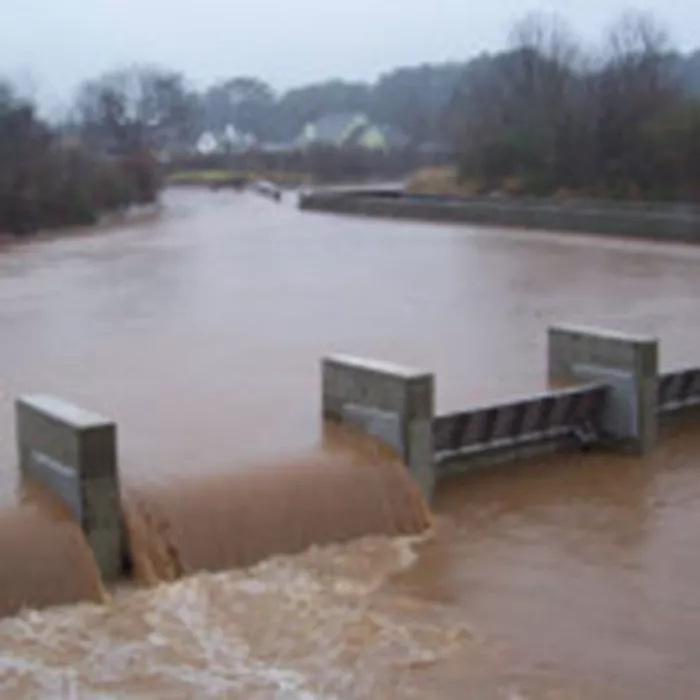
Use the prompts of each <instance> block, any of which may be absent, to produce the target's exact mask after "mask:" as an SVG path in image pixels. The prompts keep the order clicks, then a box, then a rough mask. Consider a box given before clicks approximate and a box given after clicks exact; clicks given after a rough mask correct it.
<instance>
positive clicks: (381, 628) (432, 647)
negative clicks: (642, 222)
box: [0, 191, 700, 700]
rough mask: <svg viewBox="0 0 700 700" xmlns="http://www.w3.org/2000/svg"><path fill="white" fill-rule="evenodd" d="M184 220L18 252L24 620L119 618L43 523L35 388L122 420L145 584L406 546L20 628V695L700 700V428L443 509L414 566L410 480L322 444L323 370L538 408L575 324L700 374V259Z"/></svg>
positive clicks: (6, 435)
mask: <svg viewBox="0 0 700 700" xmlns="http://www.w3.org/2000/svg"><path fill="white" fill-rule="evenodd" d="M167 203H168V207H167V210H166V213H165V214H164V215H163V216H162V217H161V218H160V219H159V220H157V221H155V222H149V223H143V224H137V225H135V226H132V227H129V228H124V229H121V230H120V229H118V228H116V229H113V230H111V231H110V232H108V233H105V234H100V235H94V236H89V235H83V234H80V235H77V236H75V237H63V238H60V239H56V240H49V241H41V242H36V243H30V244H24V245H17V246H5V247H3V248H2V249H0V337H1V338H2V342H1V343H0V501H1V502H2V505H3V506H4V507H5V508H4V510H3V511H2V514H1V516H0V519H1V520H2V523H3V525H2V527H0V557H1V561H2V564H0V566H1V567H2V577H0V578H2V581H3V584H2V587H1V588H0V593H2V592H3V591H5V593H6V594H5V597H4V598H2V605H3V606H4V607H3V611H4V612H8V611H11V610H13V609H16V608H17V607H19V606H20V605H21V604H22V603H26V604H29V605H44V604H49V603H61V602H65V603H72V602H74V601H75V600H78V599H83V600H97V599H99V598H100V597H101V596H102V595H103V592H102V591H101V590H100V588H99V582H98V581H97V579H96V577H95V572H94V566H92V565H91V562H90V558H89V556H88V554H87V552H86V550H85V547H84V543H83V542H82V540H81V538H80V535H79V533H78V532H77V529H76V528H75V526H74V525H73V524H72V523H71V522H70V520H69V519H68V518H66V517H65V514H62V513H61V512H60V509H55V508H54V507H53V506H52V507H51V508H47V507H46V504H45V503H44V504H41V503H37V498H38V496H37V494H36V493H30V494H29V495H28V497H27V500H28V503H27V504H25V505H21V504H20V500H21V496H20V489H19V484H18V480H17V475H16V470H15V467H14V436H13V434H12V429H13V428H12V423H13V421H12V400H13V398H14V397H15V396H17V395H19V394H21V393H24V392H32V391H36V390H40V391H42V392H52V393H56V394H59V395H60V396H62V397H64V398H66V399H68V400H71V401H74V402H77V403H79V404H81V405H84V406H86V407H88V408H91V409H95V410H97V411H99V412H101V413H103V414H106V415H108V416H110V417H113V418H114V419H116V420H117V421H118V423H119V427H120V455H121V468H122V475H123V477H122V478H123V484H124V490H125V495H126V500H127V509H128V510H129V512H130V513H131V528H132V532H134V533H135V534H134V536H135V538H136V539H138V537H141V540H140V543H139V545H138V548H137V551H138V552H140V553H141V555H142V556H141V558H140V559H139V561H138V562H137V564H138V568H139V574H140V576H141V579H140V580H141V581H146V582H150V583H154V582H155V581H158V580H171V579H176V578H178V577H179V576H180V575H182V574H189V573H191V572H196V571H200V570H205V571H210V570H217V569H220V568H226V567H229V566H231V565H240V564H243V565H248V564H255V563H256V562H258V561H259V560H260V559H261V558H262V557H263V556H264V555H265V553H266V552H267V551H268V550H271V551H274V550H277V551H280V552H290V553H292V552H295V551H297V550H299V549H302V548H303V547H304V546H305V545H306V544H307V543H308V542H310V541H312V540H314V541H316V540H317V541H319V542H320V543H324V542H325V543H328V542H331V541H333V540H335V539H338V538H340V539H344V538H345V536H354V535H362V534H369V535H379V536H378V537H375V538H370V539H369V540H367V539H365V540H362V541H360V542H355V543H350V544H344V545H332V546H331V548H330V549H316V550H314V551H313V552H311V553H308V554H301V555H296V556H291V557H287V558H278V559H275V560H273V561H271V562H264V563H261V564H258V566H257V567H256V568H254V569H250V570H238V571H234V572H224V573H201V574H198V575H195V576H194V577H193V578H186V579H184V580H181V581H178V582H176V583H174V584H168V585H167V586H165V587H159V588H153V587H146V588H145V589H144V590H128V591H120V592H119V594H118V595H117V596H116V598H111V599H110V600H109V602H108V603H107V604H106V605H105V606H97V607H93V606H91V605H87V606H79V607H75V606H73V607H68V608H65V609H59V610H51V611H48V612H45V613H28V614H25V615H24V616H20V617H18V618H10V619H7V620H5V621H3V622H1V623H0V688H1V689H2V694H3V697H5V696H6V697H37V696H39V697H41V696H43V697H61V696H64V697H75V696H80V697H104V696H105V695H106V694H110V693H111V694H119V693H122V694H124V695H128V696H130V697H163V696H165V697H183V698H184V697H192V696H193V695H198V696H207V693H208V694H209V696H211V697H245V698H255V697H261V698H268V697H269V698H286V697H290V698H291V697H295V698H296V697H306V698H335V697H342V698H346V697H351V698H352V697H357V698H360V697H362V698H380V697H455V698H461V697H465V696H466V697H470V696H471V697H479V698H490V697H494V698H508V700H513V699H514V698H521V697H522V698H527V697H547V698H549V697H562V698H563V697H595V698H606V700H607V699H608V698H610V699H612V700H627V699H628V698H629V699H630V700H631V699H632V698H635V699H636V698H658V697H664V698H667V699H675V698H678V699H679V700H681V699H682V700H685V699H686V698H690V697H695V696H697V695H698V693H699V692H700V672H699V671H698V668H700V663H699V662H700V652H699V651H698V649H700V633H699V632H698V630H700V608H698V606H697V604H696V597H697V595H696V591H697V589H698V585H699V584H700V565H698V563H697V561H696V557H695V555H694V550H695V546H694V544H695V541H696V539H697V537H696V534H697V532H698V531H700V520H698V515H697V514H698V513H700V507H699V506H700V473H699V472H698V469H697V465H698V461H699V460H700V438H699V437H698V435H699V431H698V428H697V426H696V425H694V424H693V423H692V422H691V423H689V424H687V425H679V426H677V427H675V428H673V429H670V430H667V431H665V435H664V440H663V442H662V445H661V447H660V449H659V450H658V451H657V453H656V454H655V455H654V456H653V457H652V458H649V459H647V460H643V461H640V460H637V459H633V458H626V457H617V456H611V455H599V456H592V455H585V456H580V457H579V456H573V457H567V458H562V457H557V458H552V459H547V460H541V461H539V462H537V463H534V464H531V465H523V466H519V467H517V468H509V469H500V470H494V471H490V472H484V473H481V474H478V475H471V476H466V477H462V478H459V479H457V480H452V481H450V482H446V483H445V484H443V485H442V487H441V489H440V493H439V494H438V499H437V503H436V515H435V530H434V534H433V536H432V537H431V538H430V540H429V541H427V542H425V543H423V544H418V545H415V549H416V552H417V558H416V559H415V561H414V560H413V559H412V558H411V557H408V556H407V554H406V552H407V549H406V544H405V541H402V540H399V541H393V540H391V539H388V538H387V536H389V535H395V534H399V535H400V534H404V535H405V534H415V533H417V532H419V531H420V530H421V529H422V528H423V527H424V526H425V525H426V524H427V520H426V515H425V512H424V510H423V509H422V507H421V506H420V503H419V501H418V500H417V498H416V494H415V491H414V490H412V488H411V485H410V483H409V482H407V481H406V480H405V479H404V478H403V477H404V476H405V475H404V474H402V473H401V472H400V470H399V471H397V464H396V461H395V459H394V458H393V457H392V456H391V455H387V454H385V453H382V452H381V451H379V450H378V448H376V450H375V448H370V447H369V446H368V444H361V441H360V442H357V441H356V438H355V437H352V436H348V435H346V434H342V433H338V432H335V433H333V431H331V433H330V434H329V433H328V432H326V433H325V434H324V430H323V427H322V426H321V423H320V418H319V413H320V406H319V404H320V396H319V392H320V386H319V376H318V375H319V367H318V361H319V358H320V357H321V355H323V354H325V353H327V352H332V351H341V352H345V353H352V354H359V355H366V356H369V357H375V358H378V359H388V360H393V361H396V362H401V363H405V364H411V365H418V366H422V367H427V368H429V369H433V370H434V371H436V373H437V380H438V404H439V408H440V409H441V410H451V409H455V408H463V407H465V406H467V405H470V404H474V403H478V402H480V401H493V400H496V399H500V398H504V397H506V396H510V395H513V394H520V393H524V392H528V391H531V390H540V389H541V388H542V387H543V386H544V382H545V377H544V375H545V362H546V357H545V331H546V328H547V326H548V325H549V324H551V323H556V322H573V323H585V324H593V325H598V326H603V327H610V328H618V329H624V330H629V331H640V332H644V333H654V334H657V335H659V336H660V337H661V339H662V365H663V366H664V368H673V367H678V366H684V365H698V364H699V363H700V334H699V333H698V331H697V329H698V328H699V327H700V275H698V274H697V270H698V266H699V265H700V249H696V248H692V247H682V246H662V245H653V244H647V243H644V244H642V243H635V242H630V241H626V242H617V241H609V240H605V239H600V238H592V239H587V238H585V237H577V236H572V235H570V234H562V235H557V234H539V233H533V232H524V231H523V232H519V231H500V230H497V229H481V230H480V229H469V228H467V227H452V226H436V225H429V224H413V223H391V222H386V221H372V220H370V219H350V218H341V217H332V216H324V215H311V214H306V215H305V214H302V213H300V212H298V211H296V210H294V209H292V208H291V207H289V206H286V205H276V204H273V203H271V202H268V201H266V200H261V199H256V198H254V197H253V196H249V195H239V194H235V193H219V194H212V193H205V192H187V191H180V192H177V193H173V194H172V195H168V202H167ZM372 450H375V451H374V452H373V451H372ZM294 475H299V478H298V479H297V478H296V477H295V476H294ZM246 484H247V485H246ZM273 484H278V485H279V488H273V486H272V485H273ZM283 494H285V495H283ZM257 503H261V504H265V507H264V508H263V507H261V508H258V507H256V504H257ZM287 523H293V525H291V524H289V525H287ZM401 542H404V543H403V544H401ZM47 581H51V584H50V585H47V583H46V582H47ZM71 694H72V695H71ZM470 694H471V695H470Z"/></svg>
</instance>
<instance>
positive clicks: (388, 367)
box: [323, 354, 432, 379]
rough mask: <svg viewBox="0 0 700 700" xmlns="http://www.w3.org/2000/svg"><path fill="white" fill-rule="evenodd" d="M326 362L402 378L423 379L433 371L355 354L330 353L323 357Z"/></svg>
mask: <svg viewBox="0 0 700 700" xmlns="http://www.w3.org/2000/svg"><path fill="white" fill-rule="evenodd" d="M323 361H324V362H331V363H337V364H340V365H346V366H350V367H354V368H356V369H364V370H367V371H369V372H376V373H377V374H390V375H393V376H398V377H401V378H402V379H423V378H425V377H430V376H432V372H428V371H426V370H422V369H416V368H413V367H406V366H404V365H399V364H395V363H393V362H386V361H383V360H367V359H363V358H361V357H356V356H353V355H341V354H336V355H328V356H326V357H324V358H323Z"/></svg>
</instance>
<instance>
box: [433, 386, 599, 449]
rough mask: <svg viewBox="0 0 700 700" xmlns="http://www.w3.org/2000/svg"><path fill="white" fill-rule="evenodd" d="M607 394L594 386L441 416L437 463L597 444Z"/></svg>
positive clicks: (437, 430)
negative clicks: (530, 448) (547, 446)
mask: <svg viewBox="0 0 700 700" xmlns="http://www.w3.org/2000/svg"><path fill="white" fill-rule="evenodd" d="M608 391H609V388H608V387H607V386H606V385H604V384H591V385H587V386H583V387H576V388H573V389H562V390H557V391H551V392H547V393H544V394H541V395H540V396H535V397H529V398H527V399H523V400H519V401H514V402H512V403H504V404H499V405H494V406H488V407H479V408H474V409H471V410H469V411H464V412H460V413H454V414H451V415H446V416H439V417H437V418H436V419H435V421H434V423H433V443H434V449H435V453H436V457H437V459H438V460H441V459H444V458H447V457H450V456H461V455H464V456H468V455H469V454H477V453H482V452H487V451H489V450H494V449H499V448H505V449H508V448H517V447H520V446H525V445H529V444H532V443H536V442H543V441H552V440H562V439H567V438H573V439H577V440H579V441H580V442H581V443H582V444H587V443H592V442H597V441H598V440H599V431H600V427H601V417H602V414H603V409H604V407H605V403H606V400H607V394H608Z"/></svg>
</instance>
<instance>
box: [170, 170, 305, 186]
mask: <svg viewBox="0 0 700 700" xmlns="http://www.w3.org/2000/svg"><path fill="white" fill-rule="evenodd" d="M308 179H309V176H308V175H306V174H304V173H293V172H283V171H268V170H260V171H252V170H226V169H221V170H177V171H175V172H172V173H171V174H169V175H168V176H167V178H166V182H167V183H168V184H169V185H193V186H203V187H215V186H217V185H230V184H237V185H240V186H244V185H247V184H249V183H251V182H255V181H256V180H267V181H268V182H272V183H274V184H275V185H279V186H280V187H298V186H299V185H302V184H303V183H305V182H307V181H308Z"/></svg>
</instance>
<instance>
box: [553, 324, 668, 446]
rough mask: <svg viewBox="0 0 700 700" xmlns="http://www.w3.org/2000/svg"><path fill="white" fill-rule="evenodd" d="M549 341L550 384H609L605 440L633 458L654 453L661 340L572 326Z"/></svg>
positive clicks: (560, 329) (557, 330) (559, 328)
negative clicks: (606, 438) (631, 452)
mask: <svg viewBox="0 0 700 700" xmlns="http://www.w3.org/2000/svg"><path fill="white" fill-rule="evenodd" d="M548 341H549V342H548V352H549V379H550V381H552V382H586V381H602V382H605V383H606V384H608V385H609V386H610V387H611V391H610V396H609V399H608V401H607V403H606V407H605V410H604V413H603V418H602V427H603V429H604V430H605V432H606V434H607V437H608V438H609V440H611V441H612V442H613V443H615V444H616V445H619V446H621V447H624V448H625V449H629V450H631V451H633V452H635V453H638V454H642V455H643V454H648V453H649V452H651V450H653V448H654V446H655V445H656V439H657V433H658V406H657V394H658V376H659V369H658V363H659V359H658V358H659V352H658V341H657V340H656V339H655V338H641V337H632V336H628V335H624V334H621V333H614V332H610V331H604V330H599V329H595V328H579V327H574V326H557V327H554V328H550V329H549V333H548Z"/></svg>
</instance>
